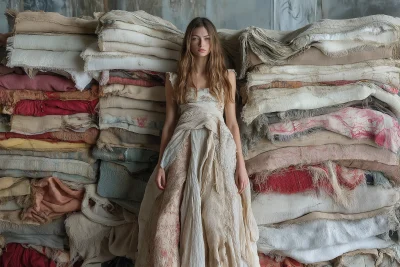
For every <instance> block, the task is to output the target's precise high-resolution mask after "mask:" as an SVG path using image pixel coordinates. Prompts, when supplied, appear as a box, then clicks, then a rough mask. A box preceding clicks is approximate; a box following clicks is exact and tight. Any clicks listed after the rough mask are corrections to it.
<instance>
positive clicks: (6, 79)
mask: <svg viewBox="0 0 400 267" xmlns="http://www.w3.org/2000/svg"><path fill="white" fill-rule="evenodd" d="M1 89H10V90H11V89H14V90H39V91H48V92H51V91H60V92H66V91H76V90H77V89H76V88H75V83H74V82H73V81H72V80H69V79H67V78H64V77H61V76H55V75H36V76H35V77H34V78H32V79H31V78H29V76H27V75H18V74H7V75H3V76H0V90H1Z"/></svg>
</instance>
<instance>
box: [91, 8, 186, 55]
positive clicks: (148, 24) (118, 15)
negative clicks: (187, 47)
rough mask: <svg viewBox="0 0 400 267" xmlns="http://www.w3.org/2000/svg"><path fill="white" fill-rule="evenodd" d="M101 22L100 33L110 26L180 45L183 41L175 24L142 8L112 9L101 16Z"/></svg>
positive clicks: (181, 34)
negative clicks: (137, 9) (130, 10)
mask: <svg viewBox="0 0 400 267" xmlns="http://www.w3.org/2000/svg"><path fill="white" fill-rule="evenodd" d="M99 22H100V24H99V27H98V29H97V32H98V33H99V32H101V31H103V30H105V29H109V28H111V29H123V30H129V31H133V32H138V33H143V34H145V35H147V36H151V37H155V38H158V39H161V40H168V41H170V42H172V43H175V44H178V45H181V44H182V41H183V33H182V32H181V31H180V30H179V29H178V28H177V27H176V26H175V25H173V24H172V23H171V22H169V21H167V20H164V19H162V18H160V17H156V16H153V15H150V14H148V13H146V12H145V11H142V10H139V11H135V12H127V11H123V10H111V11H110V12H107V13H105V14H104V15H102V16H100V17H99ZM178 50H179V49H178Z"/></svg>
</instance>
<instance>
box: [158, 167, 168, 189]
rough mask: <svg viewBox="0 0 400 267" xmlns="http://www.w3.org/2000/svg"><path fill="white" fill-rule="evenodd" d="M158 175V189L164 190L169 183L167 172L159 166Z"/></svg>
mask: <svg viewBox="0 0 400 267" xmlns="http://www.w3.org/2000/svg"><path fill="white" fill-rule="evenodd" d="M157 168H158V170H157V174H156V184H157V187H158V189H160V190H164V189H165V185H166V184H167V181H166V179H165V171H164V169H163V168H161V167H160V165H157Z"/></svg>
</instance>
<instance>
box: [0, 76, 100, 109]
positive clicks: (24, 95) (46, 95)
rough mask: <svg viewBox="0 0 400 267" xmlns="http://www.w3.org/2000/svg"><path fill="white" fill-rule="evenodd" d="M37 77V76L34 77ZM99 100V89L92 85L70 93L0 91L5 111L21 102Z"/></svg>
mask: <svg viewBox="0 0 400 267" xmlns="http://www.w3.org/2000/svg"><path fill="white" fill-rule="evenodd" d="M36 77H38V76H36ZM98 98H99V87H98V86H97V85H93V86H92V88H91V89H89V90H84V91H82V92H81V91H71V92H45V91H32V90H12V89H10V90H9V89H7V90H0V104H3V105H4V108H6V109H12V108H14V106H15V104H16V103H18V102H19V101H21V100H50V99H54V100H82V101H92V100H96V99H98Z"/></svg>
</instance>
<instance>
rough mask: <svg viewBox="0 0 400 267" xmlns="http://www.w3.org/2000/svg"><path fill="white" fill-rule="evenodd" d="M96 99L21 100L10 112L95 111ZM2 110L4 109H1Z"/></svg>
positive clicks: (39, 113) (63, 112) (59, 112)
mask: <svg viewBox="0 0 400 267" xmlns="http://www.w3.org/2000/svg"><path fill="white" fill-rule="evenodd" d="M98 102H99V101H98V100H97V99H96V100H92V101H82V100H68V101H64V100H21V101H19V102H18V103H17V104H16V105H15V107H14V108H13V109H11V110H7V111H8V112H10V114H14V115H23V116H35V117H43V116H47V115H73V114H77V113H88V114H95V113H97V111H96V107H97V104H98ZM3 111H4V110H3Z"/></svg>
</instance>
